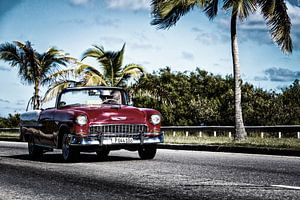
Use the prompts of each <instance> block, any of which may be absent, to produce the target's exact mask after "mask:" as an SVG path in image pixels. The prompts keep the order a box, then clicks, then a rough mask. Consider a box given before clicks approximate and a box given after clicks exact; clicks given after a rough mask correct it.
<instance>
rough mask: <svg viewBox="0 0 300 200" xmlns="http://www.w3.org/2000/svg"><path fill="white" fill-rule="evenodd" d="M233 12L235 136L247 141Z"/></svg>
mask: <svg viewBox="0 0 300 200" xmlns="http://www.w3.org/2000/svg"><path fill="white" fill-rule="evenodd" d="M234 10H235V9H233V11H232V16H231V52H232V60H233V75H234V111H235V134H234V140H245V139H246V137H247V132H246V130H245V127H244V122H243V114H242V91H241V86H242V80H241V70H240V63H239V53H238V41H237V30H236V26H237V11H234Z"/></svg>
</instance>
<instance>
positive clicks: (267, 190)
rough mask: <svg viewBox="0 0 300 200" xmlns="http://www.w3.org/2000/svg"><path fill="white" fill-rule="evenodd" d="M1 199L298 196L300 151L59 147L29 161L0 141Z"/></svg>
mask: <svg viewBox="0 0 300 200" xmlns="http://www.w3.org/2000/svg"><path fill="white" fill-rule="evenodd" d="M0 199H3V200H7V199H55V200H58V199H169V200H170V199H300V157H286V156H267V155H250V154H237V153H216V152H199V151H175V150H158V153H157V156H156V157H155V159H154V160H147V161H144V160H140V159H139V157H138V155H137V153H136V152H127V151H115V152H111V153H110V156H109V158H108V159H107V160H104V161H99V160H97V158H96V156H95V154H88V153H84V154H81V157H80V160H79V161H78V162H76V163H64V162H63V160H62V158H61V154H60V151H54V152H51V153H47V154H45V155H44V157H43V159H42V160H41V161H31V160H29V158H28V156H27V144H26V143H15V142H0Z"/></svg>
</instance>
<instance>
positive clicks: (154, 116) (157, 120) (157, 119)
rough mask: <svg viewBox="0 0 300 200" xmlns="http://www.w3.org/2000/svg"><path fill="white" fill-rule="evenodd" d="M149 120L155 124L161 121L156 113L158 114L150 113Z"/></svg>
mask: <svg viewBox="0 0 300 200" xmlns="http://www.w3.org/2000/svg"><path fill="white" fill-rule="evenodd" d="M150 122H151V123H152V124H153V125H157V124H159V123H160V122H161V116H160V115H158V114H154V115H151V117H150Z"/></svg>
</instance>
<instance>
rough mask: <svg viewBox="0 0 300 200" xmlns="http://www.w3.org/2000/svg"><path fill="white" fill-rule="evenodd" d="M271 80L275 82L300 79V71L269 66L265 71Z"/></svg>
mask: <svg viewBox="0 0 300 200" xmlns="http://www.w3.org/2000/svg"><path fill="white" fill-rule="evenodd" d="M264 73H265V75H266V76H267V77H268V79H269V80H270V81H274V82H290V81H294V80H296V79H300V71H292V70H290V69H286V68H276V67H273V68H269V69H267V70H265V71H264Z"/></svg>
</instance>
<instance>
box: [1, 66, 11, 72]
mask: <svg viewBox="0 0 300 200" xmlns="http://www.w3.org/2000/svg"><path fill="white" fill-rule="evenodd" d="M0 71H10V68H8V67H4V66H0Z"/></svg>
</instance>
